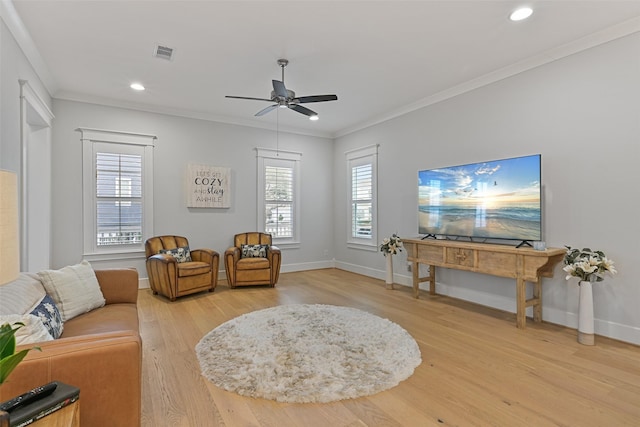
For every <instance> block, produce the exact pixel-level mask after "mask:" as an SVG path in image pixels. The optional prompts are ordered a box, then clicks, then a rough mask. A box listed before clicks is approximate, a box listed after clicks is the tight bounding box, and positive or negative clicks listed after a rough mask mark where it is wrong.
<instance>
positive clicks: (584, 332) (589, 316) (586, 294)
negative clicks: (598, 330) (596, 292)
mask: <svg viewBox="0 0 640 427" xmlns="http://www.w3.org/2000/svg"><path fill="white" fill-rule="evenodd" d="M593 329H594V328H593V288H592V286H591V282H588V281H581V282H580V300H579V302H578V342H579V343H580V344H584V345H594V344H595V339H594V331H593Z"/></svg>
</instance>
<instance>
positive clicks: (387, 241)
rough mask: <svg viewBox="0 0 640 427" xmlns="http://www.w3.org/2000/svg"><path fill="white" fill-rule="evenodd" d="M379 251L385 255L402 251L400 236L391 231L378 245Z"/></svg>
mask: <svg viewBox="0 0 640 427" xmlns="http://www.w3.org/2000/svg"><path fill="white" fill-rule="evenodd" d="M380 252H382V253H383V254H384V256H387V254H391V255H395V254H397V253H398V252H402V241H401V240H400V236H398V235H397V234H396V233H393V235H392V236H391V237H385V238H384V239H383V240H382V244H381V245H380Z"/></svg>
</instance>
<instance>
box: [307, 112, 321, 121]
mask: <svg viewBox="0 0 640 427" xmlns="http://www.w3.org/2000/svg"><path fill="white" fill-rule="evenodd" d="M309 120H311V121H314V122H315V121H316V120H320V117H318V115H317V114H316V115H313V116H309Z"/></svg>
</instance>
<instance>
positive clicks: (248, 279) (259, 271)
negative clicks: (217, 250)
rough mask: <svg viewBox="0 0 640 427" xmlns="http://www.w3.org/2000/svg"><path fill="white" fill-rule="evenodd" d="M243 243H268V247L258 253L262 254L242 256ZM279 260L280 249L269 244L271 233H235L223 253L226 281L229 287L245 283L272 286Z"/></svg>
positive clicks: (275, 278) (280, 257)
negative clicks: (230, 243) (262, 252)
mask: <svg viewBox="0 0 640 427" xmlns="http://www.w3.org/2000/svg"><path fill="white" fill-rule="evenodd" d="M243 245H268V248H266V251H265V253H264V254H260V255H264V256H255V257H251V256H247V254H245V256H244V257H243V256H242V249H243V248H242V246H243ZM245 250H246V248H245ZM249 255H251V254H249ZM256 255H257V254H256ZM281 260H282V255H281V254H280V249H278V247H276V246H272V245H271V234H266V233H258V232H253V233H242V234H236V235H235V237H234V239H233V246H232V247H230V248H229V249H227V250H226V251H225V253H224V263H225V268H226V269H227V283H228V284H229V287H230V288H235V287H236V286H246V285H270V286H271V287H274V286H275V285H276V283H277V282H278V276H279V275H280V263H281Z"/></svg>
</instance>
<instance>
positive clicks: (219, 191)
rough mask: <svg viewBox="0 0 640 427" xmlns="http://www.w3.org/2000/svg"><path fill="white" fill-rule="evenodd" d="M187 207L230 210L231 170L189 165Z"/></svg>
mask: <svg viewBox="0 0 640 427" xmlns="http://www.w3.org/2000/svg"><path fill="white" fill-rule="evenodd" d="M187 207H188V208H230V207H231V168H223V167H218V166H208V165H198V164H192V163H189V165H188V166H187Z"/></svg>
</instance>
